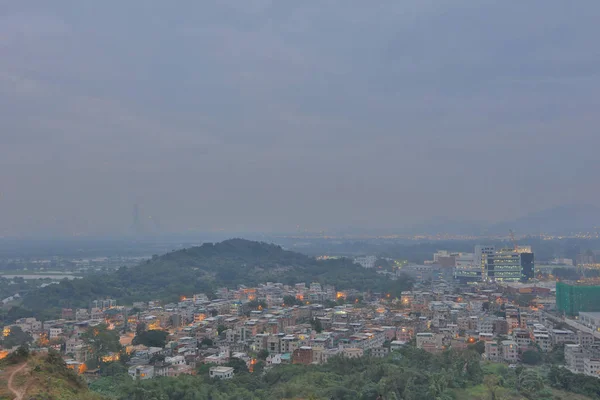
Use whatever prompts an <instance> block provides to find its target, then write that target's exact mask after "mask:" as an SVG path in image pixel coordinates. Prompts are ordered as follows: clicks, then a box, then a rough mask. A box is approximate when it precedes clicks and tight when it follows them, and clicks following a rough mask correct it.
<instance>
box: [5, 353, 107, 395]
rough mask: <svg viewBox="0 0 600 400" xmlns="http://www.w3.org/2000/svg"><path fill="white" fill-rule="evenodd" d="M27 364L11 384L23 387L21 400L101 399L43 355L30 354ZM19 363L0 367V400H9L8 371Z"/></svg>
mask: <svg viewBox="0 0 600 400" xmlns="http://www.w3.org/2000/svg"><path fill="white" fill-rule="evenodd" d="M27 364H28V365H27V367H26V368H25V369H23V371H22V372H20V373H18V375H15V377H14V379H13V385H14V386H15V388H16V389H17V390H23V389H25V392H24V393H25V395H24V396H23V398H24V399H30V398H34V399H37V398H40V399H44V400H104V399H105V398H104V397H102V396H101V395H99V394H97V393H93V392H91V391H89V389H88V388H87V385H86V384H85V382H83V381H82V380H80V379H79V378H78V377H77V376H76V375H75V374H74V373H73V372H72V371H70V370H67V369H66V368H65V367H64V366H57V365H52V364H50V363H49V362H48V361H47V357H46V356H45V355H38V356H31V357H30V358H29V360H28V361H27ZM20 365H22V364H19V365H7V364H4V365H2V366H1V368H2V372H1V373H0V399H12V398H13V394H12V392H11V391H10V390H9V389H8V387H7V382H8V378H9V376H10V374H11V372H12V371H14V370H15V369H17V368H18V367H19V366H20Z"/></svg>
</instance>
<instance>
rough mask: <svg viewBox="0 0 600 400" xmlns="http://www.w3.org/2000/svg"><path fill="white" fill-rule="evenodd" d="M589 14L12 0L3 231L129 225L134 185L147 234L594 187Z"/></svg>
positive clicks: (362, 217)
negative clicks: (17, 0)
mask: <svg viewBox="0 0 600 400" xmlns="http://www.w3.org/2000/svg"><path fill="white" fill-rule="evenodd" d="M598 17H600V2H597V1H592V0H582V1H580V2H577V5H576V6H574V5H573V4H571V3H566V2H563V1H558V0H533V1H530V2H527V3H518V2H497V1H492V0H482V1H479V2H476V3H474V2H472V1H467V0H457V1H429V0H408V1H404V2H398V1H395V0H382V1H380V2H377V3H376V4H373V3H370V2H364V1H357V0H338V1H335V0H331V1H327V0H325V1H316V0H314V1H304V2H301V3H298V2H292V1H286V0H283V1H269V0H245V1H234V0H220V1H204V2H198V1H192V0H181V1H179V2H176V3H170V2H163V1H158V0H130V1H127V2H117V1H103V2H80V1H75V0H71V1H67V0H55V1H52V2H48V1H42V0H22V1H19V2H9V3H7V4H4V6H3V10H2V11H1V12H0V107H1V108H0V110H2V114H1V115H2V119H1V120H2V125H1V127H2V129H1V130H0V236H12V235H21V236H34V235H46V236H48V235H49V236H51V235H57V236H68V235H122V234H126V233H129V232H131V230H132V225H133V224H134V222H133V220H134V217H133V214H134V211H133V210H134V205H135V204H138V207H139V218H140V220H143V221H144V222H143V224H144V225H145V226H147V227H148V228H147V229H149V230H152V231H160V232H186V231H190V230H193V231H201V232H202V231H203V232H211V231H218V230H220V229H223V230H224V231H227V232H277V231H278V232H293V231H295V230H297V229H301V230H308V231H320V230H335V229H341V228H346V227H359V228H361V229H396V228H397V229H402V228H405V227H408V226H412V225H415V224H417V223H421V222H427V221H430V220H432V218H435V217H441V218H447V219H449V220H457V221H481V222H484V223H492V222H497V221H505V220H511V219H513V218H515V217H518V216H521V215H526V214H528V213H532V212H536V211H541V210H545V209H549V208H552V207H555V206H560V205H565V204H590V203H594V204H597V202H596V201H595V200H594V199H596V198H597V196H598V195H599V194H600V189H598V188H597V186H596V185H594V184H593V182H594V181H595V178H596V175H597V172H598V171H599V170H600V159H599V158H598V156H597V154H596V153H597V148H598V145H599V144H600V135H598V134H597V132H596V130H597V126H599V125H600V115H599V114H598V112H597V110H598V106H599V105H600V104H599V103H600V100H599V99H598V96H597V93H598V89H600V71H599V68H598V65H600V64H599V62H600V51H599V50H597V45H596V43H595V42H596V38H597V37H599V36H600V26H598V24H597V20H598ZM594 32H596V33H594ZM150 217H152V218H150Z"/></svg>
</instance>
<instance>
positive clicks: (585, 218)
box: [410, 204, 600, 235]
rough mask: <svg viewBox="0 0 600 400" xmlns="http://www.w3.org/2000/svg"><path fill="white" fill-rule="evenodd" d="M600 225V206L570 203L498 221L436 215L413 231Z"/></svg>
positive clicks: (531, 231)
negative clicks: (454, 218)
mask: <svg viewBox="0 0 600 400" xmlns="http://www.w3.org/2000/svg"><path fill="white" fill-rule="evenodd" d="M596 227H598V228H599V229H600V207H597V206H594V205H574V204H570V205H562V206H558V207H553V208H549V209H546V210H542V211H537V212H533V213H529V214H526V215H524V216H521V217H517V218H515V219H513V220H509V221H502V222H498V223H494V224H486V223H483V222H472V221H460V220H452V219H449V218H443V217H442V218H436V219H435V220H433V221H430V222H428V223H424V224H419V225H416V226H413V227H412V228H411V229H410V232H411V233H415V234H417V233H422V234H436V233H452V234H463V235H469V234H471V235H485V234H489V235H502V234H507V233H508V232H509V230H511V229H512V230H513V231H514V232H515V233H516V234H518V235H539V234H540V233H546V234H568V233H571V232H595V231H596Z"/></svg>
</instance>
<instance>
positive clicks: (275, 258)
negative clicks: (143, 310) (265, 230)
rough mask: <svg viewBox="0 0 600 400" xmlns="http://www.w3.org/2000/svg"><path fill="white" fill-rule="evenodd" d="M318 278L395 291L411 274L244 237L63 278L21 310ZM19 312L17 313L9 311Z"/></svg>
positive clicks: (29, 299) (174, 297)
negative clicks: (395, 275)
mask: <svg viewBox="0 0 600 400" xmlns="http://www.w3.org/2000/svg"><path fill="white" fill-rule="evenodd" d="M267 281H271V282H283V283H286V284H294V283H298V282H306V283H310V282H320V283H326V284H332V285H335V286H336V288H338V289H358V290H371V291H380V292H386V293H390V294H391V295H393V296H396V295H399V294H400V292H401V291H402V290H406V289H407V288H408V287H410V285H411V282H410V279H408V278H407V279H400V280H397V281H392V280H390V279H389V278H386V277H384V276H382V275H379V274H377V273H376V272H375V271H373V270H367V269H364V268H362V267H361V266H359V265H357V264H354V263H353V262H352V261H351V260H348V259H332V260H316V259H315V258H312V257H308V256H305V255H303V254H299V253H295V252H291V251H286V250H283V249H282V248H281V247H279V246H276V245H273V244H267V243H261V242H253V241H249V240H243V239H231V240H227V241H224V242H221V243H216V244H213V243H205V244H203V245H202V246H198V247H193V248H189V249H183V250H178V251H173V252H170V253H167V254H165V255H162V256H154V257H153V258H152V259H151V260H148V261H146V262H144V263H141V264H139V265H137V266H134V267H123V268H120V269H119V270H118V271H116V272H113V273H109V274H98V275H94V276H89V277H86V278H84V279H79V280H72V281H67V280H65V281H62V282H60V284H58V285H50V286H47V287H45V288H42V289H40V290H38V291H35V292H33V293H31V294H30V295H28V296H27V297H26V298H25V299H24V301H23V305H22V306H23V308H25V310H22V311H23V313H26V312H28V311H29V312H33V313H34V314H36V315H39V314H48V313H50V314H51V315H52V314H55V313H56V312H57V310H59V309H60V308H62V307H88V306H89V303H90V302H91V301H92V300H95V299H98V298H105V297H110V298H115V299H117V300H118V301H119V302H120V303H121V304H129V303H131V302H133V301H143V300H151V299H164V300H170V301H175V300H177V299H178V298H179V296H181V295H192V294H194V293H200V292H211V291H214V290H215V289H216V288H219V287H224V286H225V287H231V288H233V287H236V286H238V285H240V284H243V285H247V286H252V285H256V284H259V283H262V282H267ZM13 314H18V313H13Z"/></svg>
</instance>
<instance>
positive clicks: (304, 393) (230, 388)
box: [91, 348, 483, 400]
mask: <svg viewBox="0 0 600 400" xmlns="http://www.w3.org/2000/svg"><path fill="white" fill-rule="evenodd" d="M479 358H480V357H479V355H478V354H477V353H476V352H474V351H464V352H456V351H447V352H444V353H443V354H440V355H431V354H428V353H426V352H424V351H422V350H418V349H415V348H406V349H403V350H402V351H401V352H399V353H394V354H393V355H392V356H390V357H389V358H387V359H371V358H361V359H344V358H337V357H336V358H333V359H331V360H330V362H329V363H327V364H325V365H320V366H304V365H283V366H279V367H276V368H273V369H271V370H269V371H268V372H266V373H264V374H258V373H238V374H236V376H235V377H234V378H233V379H231V380H224V381H220V380H212V379H210V378H208V376H206V374H202V375H198V376H180V377H177V378H156V379H153V380H149V381H141V382H139V381H138V382H133V381H127V380H125V379H123V377H119V376H117V377H112V378H101V379H100V380H98V381H97V382H95V383H93V384H92V386H91V388H92V389H93V390H96V391H98V392H100V393H103V394H105V395H109V396H112V397H113V398H114V399H118V400H125V399H133V400H136V399H144V400H152V399H156V400H159V399H160V400H188V399H194V400H208V399H211V400H234V399H235V400H237V399H244V400H275V399H278V400H279V399H292V398H303V399H337V400H357V399H358V400H375V399H376V398H377V396H378V395H380V394H381V395H383V396H384V398H385V399H415V400H416V399H426V398H430V399H446V398H448V399H449V398H452V393H453V390H454V389H464V388H468V387H472V386H473V385H477V384H480V383H482V382H483V371H482V369H481V366H480V362H479Z"/></svg>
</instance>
